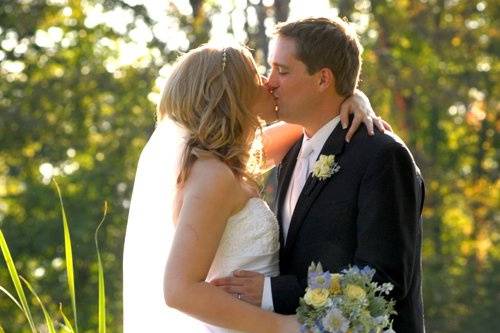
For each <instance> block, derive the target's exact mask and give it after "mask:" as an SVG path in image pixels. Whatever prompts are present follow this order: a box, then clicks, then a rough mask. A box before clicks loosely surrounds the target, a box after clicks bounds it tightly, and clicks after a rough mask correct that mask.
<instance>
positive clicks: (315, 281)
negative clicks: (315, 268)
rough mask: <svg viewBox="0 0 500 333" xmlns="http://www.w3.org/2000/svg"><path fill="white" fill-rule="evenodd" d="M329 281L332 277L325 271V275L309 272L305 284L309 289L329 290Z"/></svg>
mask: <svg viewBox="0 0 500 333" xmlns="http://www.w3.org/2000/svg"><path fill="white" fill-rule="evenodd" d="M331 281H332V276H331V274H330V272H328V271H327V272H325V273H317V272H310V273H309V277H308V281H307V282H308V285H309V287H310V288H311V289H318V288H321V289H329V288H330V282H331Z"/></svg>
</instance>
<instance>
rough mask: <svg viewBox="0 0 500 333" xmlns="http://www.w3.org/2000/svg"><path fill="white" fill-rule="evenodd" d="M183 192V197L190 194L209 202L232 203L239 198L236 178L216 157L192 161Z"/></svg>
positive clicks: (238, 185) (235, 203)
mask: <svg viewBox="0 0 500 333" xmlns="http://www.w3.org/2000/svg"><path fill="white" fill-rule="evenodd" d="M183 192H184V198H185V199H186V196H190V197H195V198H197V199H203V200H205V201H210V202H214V201H215V202H217V201H219V200H222V201H224V202H227V201H229V202H228V203H230V204H233V205H237V202H238V201H240V200H241V199H240V192H241V185H240V183H239V181H238V178H237V177H236V176H235V175H234V173H233V172H232V170H231V169H230V168H229V166H227V164H225V163H224V162H221V161H219V160H218V159H216V158H202V159H198V160H196V162H194V164H193V166H192V168H191V170H190V172H189V176H188V179H187V182H186V184H185V187H184V189H183ZM231 201H234V203H233V202H231Z"/></svg>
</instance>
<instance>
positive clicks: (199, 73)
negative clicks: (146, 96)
mask: <svg viewBox="0 0 500 333" xmlns="http://www.w3.org/2000/svg"><path fill="white" fill-rule="evenodd" d="M259 83H260V76H259V75H258V73H257V70H256V67H255V63H254V60H253V58H252V55H251V53H250V52H249V50H248V49H246V48H244V47H242V46H231V47H225V48H218V47H215V46H210V45H203V46H200V47H198V48H196V49H193V50H191V51H189V52H188V53H186V54H184V55H182V56H181V57H180V58H179V59H178V60H177V62H176V64H175V65H174V68H173V71H172V74H171V75H170V77H169V78H168V80H167V82H166V84H165V87H164V89H163V93H162V97H161V102H160V104H159V106H158V111H157V118H158V121H161V120H162V119H163V118H165V117H168V118H170V119H172V120H174V121H175V122H177V123H178V124H180V125H181V126H182V127H184V128H185V129H186V130H187V132H188V140H187V144H186V148H185V151H184V154H183V157H182V161H181V168H180V173H179V177H178V179H177V183H178V185H182V184H184V182H185V181H186V179H187V177H188V175H189V171H190V169H191V167H192V165H193V163H194V162H195V160H196V159H197V158H200V157H202V156H206V155H212V156H215V157H217V158H218V159H219V160H221V161H223V162H224V163H226V164H227V165H228V166H229V167H230V168H231V170H232V171H233V173H234V174H235V175H236V176H238V177H241V178H248V179H251V178H252V177H251V176H250V175H249V172H248V171H247V168H246V165H247V161H248V159H249V148H250V145H251V141H252V139H253V137H254V134H255V130H256V129H257V128H259V122H258V119H257V117H256V116H255V115H254V114H252V113H251V112H250V110H249V106H250V105H251V103H252V100H253V99H254V98H255V97H256V94H257V92H258V89H259Z"/></svg>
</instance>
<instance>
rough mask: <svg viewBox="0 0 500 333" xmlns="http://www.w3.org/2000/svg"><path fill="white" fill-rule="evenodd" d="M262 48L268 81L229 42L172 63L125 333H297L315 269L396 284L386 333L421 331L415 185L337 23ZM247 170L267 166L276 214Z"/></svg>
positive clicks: (287, 29)
mask: <svg viewBox="0 0 500 333" xmlns="http://www.w3.org/2000/svg"><path fill="white" fill-rule="evenodd" d="M274 48H275V50H274V52H273V54H272V56H271V58H270V63H271V66H272V69H271V73H270V76H269V79H268V80H266V79H265V78H262V77H260V76H259V75H258V73H257V70H256V67H255V63H254V61H253V59H252V57H251V54H250V53H249V51H248V50H247V49H245V48H243V47H239V46H234V47H231V46H227V47H224V48H218V47H214V46H209V45H205V46H201V47H199V48H197V49H194V50H191V51H190V52H188V53H187V54H185V55H183V56H181V57H180V58H179V60H178V61H177V63H176V64H175V65H174V67H173V70H172V73H171V75H170V77H169V78H168V80H167V83H166V85H165V88H164V89H163V92H162V99H161V102H160V104H159V106H158V113H157V115H158V124H157V128H156V129H155V132H154V133H153V135H152V136H151V138H150V139H149V141H148V143H147V144H146V146H145V147H144V149H143V152H142V153H141V157H140V159H139V163H138V167H137V173H136V178H135V183H134V189H133V194H132V200H131V206H130V212H129V219H128V223H127V232H126V238H125V248H124V258H123V265H124V269H123V297H124V331H125V332H127V333H129V332H195V333H196V332H216V333H223V332H299V331H300V325H299V323H298V321H297V318H296V316H295V311H296V309H297V307H298V305H299V298H300V297H302V296H303V295H304V291H305V288H306V286H307V274H308V267H309V265H310V264H311V262H318V261H319V262H321V263H322V264H323V266H324V267H326V268H327V269H328V270H329V271H331V272H339V271H341V270H342V269H344V268H347V267H349V266H351V265H358V266H360V267H361V266H365V265H368V266H370V267H372V268H374V269H375V270H376V274H375V276H374V280H375V281H377V282H380V283H385V282H390V283H392V284H393V285H394V289H393V291H392V292H391V294H390V295H389V296H390V297H391V298H393V299H394V300H395V301H396V305H395V310H396V311H397V315H395V316H394V317H393V318H392V319H393V328H394V330H395V331H396V332H405V333H406V332H424V323H423V304H422V294H421V240H422V225H421V212H422V206H423V200H424V185H423V180H422V177H421V174H420V171H419V169H418V167H417V166H416V164H415V162H414V160H413V157H412V155H411V153H410V152H409V150H408V148H407V147H406V146H405V144H404V143H403V142H402V141H401V139H399V138H398V137H397V136H396V135H394V134H393V133H392V132H391V131H390V126H389V125H388V124H387V123H385V122H384V121H383V120H381V119H380V118H378V117H376V116H375V114H374V113H373V111H372V110H371V107H370V104H369V102H368V100H367V99H366V97H365V96H364V95H363V94H362V93H361V92H359V91H357V90H356V86H357V83H358V79H359V73H360V69H361V47H360V45H359V42H358V39H357V37H356V35H355V33H354V32H353V31H352V29H351V28H350V27H349V26H348V24H347V23H346V22H344V21H342V20H338V19H326V18H310V19H304V20H299V21H293V22H287V23H283V24H280V25H278V26H277V29H276V41H275V45H274ZM350 113H352V114H354V117H351V118H349V117H348V115H349V114H350ZM258 118H261V119H264V120H266V121H275V120H280V122H277V123H275V124H274V125H271V126H268V127H266V128H264V129H262V128H261V127H260V123H259V120H258ZM349 122H350V123H351V124H350V126H348V124H349ZM361 122H363V123H364V124H365V126H361V127H359V125H360V124H361ZM358 127H359V128H358ZM374 127H375V130H374ZM256 133H257V135H256ZM256 141H258V142H260V143H261V145H260V146H261V147H260V146H259V145H258V144H254V143H255V142H256ZM252 147H253V148H252ZM249 160H253V161H254V163H249ZM255 161H257V162H259V163H260V166H261V169H266V168H269V167H272V166H276V167H277V168H278V169H277V171H278V172H277V174H278V188H277V197H276V200H275V203H276V207H274V213H273V211H271V209H270V208H269V207H268V206H267V204H266V203H265V202H264V201H263V200H262V199H261V198H260V197H259V191H258V186H257V182H256V181H255V180H254V179H255V174H256V172H257V171H256V170H255V168H254V169H252V170H251V169H249V168H248V167H247V166H248V165H250V164H252V165H254V164H255ZM351 332H355V330H352V329H351Z"/></svg>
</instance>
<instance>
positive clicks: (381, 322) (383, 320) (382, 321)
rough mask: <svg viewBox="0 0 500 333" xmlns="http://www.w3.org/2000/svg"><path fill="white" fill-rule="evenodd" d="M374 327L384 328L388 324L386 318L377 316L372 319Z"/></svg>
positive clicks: (387, 318)
mask: <svg viewBox="0 0 500 333" xmlns="http://www.w3.org/2000/svg"><path fill="white" fill-rule="evenodd" d="M373 320H374V321H375V324H376V325H381V326H386V325H387V323H388V322H389V317H388V316H378V317H375V318H374V319H373Z"/></svg>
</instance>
